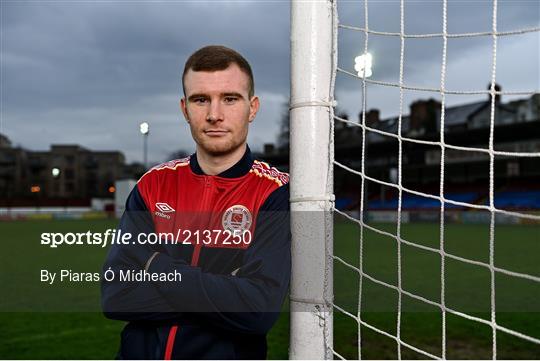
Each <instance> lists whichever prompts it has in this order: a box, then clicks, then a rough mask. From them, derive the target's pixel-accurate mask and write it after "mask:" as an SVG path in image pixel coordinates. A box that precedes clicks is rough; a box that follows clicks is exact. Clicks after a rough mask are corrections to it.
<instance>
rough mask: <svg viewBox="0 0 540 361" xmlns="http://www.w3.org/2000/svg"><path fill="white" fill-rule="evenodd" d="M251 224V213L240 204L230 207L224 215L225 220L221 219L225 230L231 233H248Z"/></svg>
mask: <svg viewBox="0 0 540 361" xmlns="http://www.w3.org/2000/svg"><path fill="white" fill-rule="evenodd" d="M251 222H252V217H251V212H250V211H249V209H247V208H246V207H244V206H242V205H239V204H237V205H234V206H232V207H229V208H228V209H227V210H226V211H225V213H223V218H222V219H221V223H222V225H223V229H224V230H226V231H230V232H234V231H236V232H238V231H240V232H243V231H247V230H249V228H250V227H251Z"/></svg>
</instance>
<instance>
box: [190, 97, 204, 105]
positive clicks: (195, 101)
mask: <svg viewBox="0 0 540 361" xmlns="http://www.w3.org/2000/svg"><path fill="white" fill-rule="evenodd" d="M206 101H207V99H205V98H195V99H193V103H195V104H204V103H206Z"/></svg>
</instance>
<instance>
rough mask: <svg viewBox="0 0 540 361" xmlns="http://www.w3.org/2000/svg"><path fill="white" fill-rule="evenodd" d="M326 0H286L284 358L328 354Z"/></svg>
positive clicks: (329, 12) (329, 20) (329, 43)
mask: <svg viewBox="0 0 540 361" xmlns="http://www.w3.org/2000/svg"><path fill="white" fill-rule="evenodd" d="M333 11H334V4H333V2H332V1H302V0H292V1H291V104H290V106H291V111H290V120H291V124H290V130H291V149H290V171H291V183H290V194H291V232H292V249H291V252H292V275H291V295H290V301H291V305H290V309H291V333H290V335H291V336H290V349H289V357H290V358H291V359H332V358H333V354H332V348H333V338H332V329H333V319H332V317H333V316H332V309H333V307H332V303H333V291H332V290H333V284H332V271H333V270H332V265H333V258H332V252H333V250H332V247H333V246H332V234H333V219H332V215H331V210H332V207H333V196H332V193H333V179H332V174H333V173H332V167H333V163H331V162H332V157H333V155H332V154H333V151H331V147H332V146H333V143H332V140H331V135H330V134H331V132H330V131H331V122H333V119H331V118H330V115H331V112H330V106H331V104H330V102H331V100H332V94H331V90H330V88H331V79H332V70H333V69H332V67H333V62H332V59H333V53H332V49H333Z"/></svg>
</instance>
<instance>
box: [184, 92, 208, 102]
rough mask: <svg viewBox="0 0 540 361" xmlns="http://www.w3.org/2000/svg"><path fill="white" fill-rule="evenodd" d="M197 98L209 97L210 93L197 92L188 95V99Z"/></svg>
mask: <svg viewBox="0 0 540 361" xmlns="http://www.w3.org/2000/svg"><path fill="white" fill-rule="evenodd" d="M197 98H208V95H206V94H202V93H195V94H191V95H190V96H189V97H188V100H190V101H193V100H194V99H197Z"/></svg>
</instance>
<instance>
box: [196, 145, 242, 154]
mask: <svg viewBox="0 0 540 361" xmlns="http://www.w3.org/2000/svg"><path fill="white" fill-rule="evenodd" d="M200 146H201V148H202V150H204V151H205V152H206V153H208V154H209V155H212V156H216V157H217V156H224V155H227V154H231V153H233V152H234V151H235V150H237V149H238V148H240V147H241V146H242V144H238V145H236V144H230V143H222V144H220V143H217V144H216V143H214V144H201V145H200Z"/></svg>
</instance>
